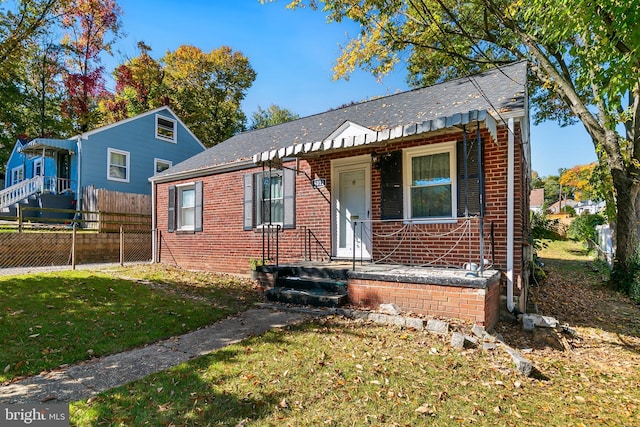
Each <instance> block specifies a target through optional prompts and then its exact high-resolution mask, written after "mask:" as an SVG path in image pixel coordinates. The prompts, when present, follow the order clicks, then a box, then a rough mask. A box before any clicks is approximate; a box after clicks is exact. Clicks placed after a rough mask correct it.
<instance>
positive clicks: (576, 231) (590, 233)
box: [567, 212, 605, 242]
mask: <svg viewBox="0 0 640 427" xmlns="http://www.w3.org/2000/svg"><path fill="white" fill-rule="evenodd" d="M604 223H605V219H604V217H603V216H602V215H599V214H590V213H586V212H585V213H583V214H582V215H580V216H579V217H577V218H576V219H574V220H573V221H572V222H571V225H569V230H568V231H567V236H568V237H569V238H570V239H571V240H576V241H579V242H589V241H594V242H595V241H597V240H598V233H597V231H596V225H602V224H604Z"/></svg>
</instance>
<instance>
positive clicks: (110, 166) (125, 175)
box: [107, 148, 129, 182]
mask: <svg viewBox="0 0 640 427" xmlns="http://www.w3.org/2000/svg"><path fill="white" fill-rule="evenodd" d="M107 160H108V163H107V179H109V180H112V181H121V182H129V152H128V151H120V150H115V149H113V148H109V149H107Z"/></svg>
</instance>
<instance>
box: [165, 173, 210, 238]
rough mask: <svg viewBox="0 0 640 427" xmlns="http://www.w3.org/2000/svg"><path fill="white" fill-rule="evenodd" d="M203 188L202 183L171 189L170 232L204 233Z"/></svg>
mask: <svg viewBox="0 0 640 427" xmlns="http://www.w3.org/2000/svg"><path fill="white" fill-rule="evenodd" d="M202 188H203V183H202V181H196V182H191V183H186V184H179V185H172V186H170V187H169V193H168V196H169V200H168V222H167V229H168V231H170V232H173V231H191V232H197V231H202V219H203V218H202V213H203V211H202V202H203V197H202Z"/></svg>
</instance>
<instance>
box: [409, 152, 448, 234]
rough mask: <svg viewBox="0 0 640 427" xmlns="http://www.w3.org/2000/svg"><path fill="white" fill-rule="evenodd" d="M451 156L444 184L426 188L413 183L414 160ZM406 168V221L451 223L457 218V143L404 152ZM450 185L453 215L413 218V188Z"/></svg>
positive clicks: (428, 185)
mask: <svg viewBox="0 0 640 427" xmlns="http://www.w3.org/2000/svg"><path fill="white" fill-rule="evenodd" d="M444 153H448V154H449V180H448V181H447V182H443V183H427V184H425V185H424V186H422V185H420V186H415V185H413V183H412V175H413V159H414V158H416V157H423V156H431V155H436V154H444ZM403 157H404V159H403V164H404V165H405V167H404V196H405V197H404V204H405V205H404V217H405V220H417V221H419V222H422V221H424V222H449V221H452V220H455V217H456V216H457V190H456V189H457V182H456V181H457V180H456V176H457V172H456V142H455V141H452V142H445V143H441V144H433V145H427V146H420V147H414V148H407V149H405V150H403ZM443 185H448V186H449V187H450V192H451V199H450V200H451V201H450V209H451V214H450V215H445V216H416V217H414V216H413V201H412V188H421V187H422V188H427V187H438V186H443Z"/></svg>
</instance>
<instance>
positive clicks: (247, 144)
mask: <svg viewBox="0 0 640 427" xmlns="http://www.w3.org/2000/svg"><path fill="white" fill-rule="evenodd" d="M526 73H527V64H526V62H524V61H522V62H517V63H514V64H510V65H508V66H504V67H501V68H500V69H494V70H491V71H487V72H484V73H481V74H477V75H475V76H473V78H466V77H465V78H459V79H456V80H452V81H449V82H444V83H439V84H436V85H433V86H429V87H425V88H421V89H414V90H410V91H407V92H402V93H398V94H395V95H390V96H385V97H382V98H377V99H373V100H371V101H366V102H362V103H359V104H354V105H349V106H347V107H343V108H338V109H335V110H329V111H327V112H324V113H320V114H315V115H312V116H308V117H303V118H301V119H297V120H294V121H290V122H287V123H283V124H280V125H276V126H271V127H268V128H263V129H257V130H253V131H248V132H243V133H240V134H238V135H235V136H233V137H231V138H229V139H227V140H226V141H223V142H221V143H220V144H218V145H216V146H214V147H211V148H209V149H207V150H206V151H204V152H202V153H199V154H197V155H195V156H193V157H191V158H189V159H187V160H185V161H183V162H181V163H179V164H177V165H175V166H173V167H172V168H170V169H168V170H166V171H164V172H163V173H162V174H159V175H156V177H155V178H160V179H161V178H162V177H163V176H166V177H168V176H170V175H175V174H183V173H188V172H195V171H197V170H199V169H209V168H211V167H213V166H217V165H225V164H229V163H233V162H238V161H242V160H249V159H251V158H252V156H253V155H254V154H256V153H260V152H263V151H268V150H272V149H277V148H282V147H286V146H289V145H292V144H298V143H306V142H316V141H322V140H324V139H326V138H327V137H328V136H330V135H331V134H332V133H333V132H334V131H335V130H336V129H337V128H338V127H340V126H341V125H342V124H343V123H345V122H346V121H350V122H353V123H357V124H359V125H361V126H365V127H367V128H370V129H373V130H376V131H379V130H384V129H389V128H392V127H396V126H405V125H410V124H414V123H421V122H423V121H425V120H430V119H435V118H438V117H446V116H450V115H453V114H456V113H466V112H468V111H471V110H488V111H490V112H492V113H494V114H495V112H496V111H497V112H498V113H500V114H505V113H508V112H511V111H518V110H522V109H523V108H524V106H525V105H524V103H525V85H526Z"/></svg>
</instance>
